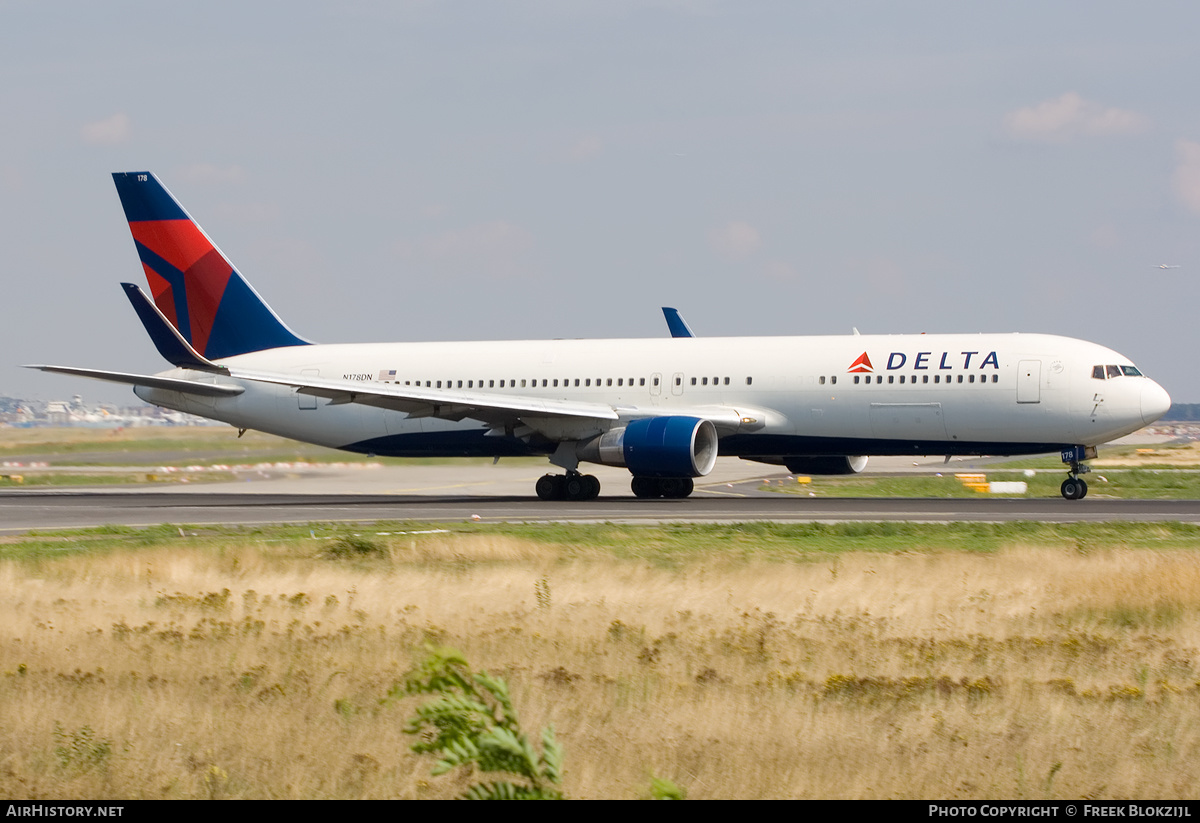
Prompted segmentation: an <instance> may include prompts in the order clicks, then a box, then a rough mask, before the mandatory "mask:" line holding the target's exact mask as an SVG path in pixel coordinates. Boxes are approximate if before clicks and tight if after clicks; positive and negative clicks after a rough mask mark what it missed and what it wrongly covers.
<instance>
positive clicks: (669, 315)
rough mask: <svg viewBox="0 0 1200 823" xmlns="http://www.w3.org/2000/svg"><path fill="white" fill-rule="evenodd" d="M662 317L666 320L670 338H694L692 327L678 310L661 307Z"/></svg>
mask: <svg viewBox="0 0 1200 823" xmlns="http://www.w3.org/2000/svg"><path fill="white" fill-rule="evenodd" d="M662 313H663V317H665V318H666V319H667V328H668V329H670V330H671V336H672V337H695V336H696V333H695V332H694V331H692V327H691V326H689V325H688V324H687V321H686V320H684V319H683V315H681V314H680V313H679V310H678V309H672V308H669V307H667V306H663V307H662Z"/></svg>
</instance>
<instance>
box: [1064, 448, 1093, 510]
mask: <svg viewBox="0 0 1200 823" xmlns="http://www.w3.org/2000/svg"><path fill="white" fill-rule="evenodd" d="M1095 456H1096V448H1095V447H1094V446H1092V447H1084V446H1075V447H1073V448H1070V449H1063V452H1062V462H1064V463H1067V464H1069V465H1070V467H1071V468H1070V469H1068V470H1067V479H1066V480H1064V481H1063V483H1062V488H1061V491H1062V496H1063V497H1064V498H1066V499H1067V500H1082V499H1083V498H1085V497H1087V492H1088V487H1087V482H1086V481H1085V480H1084V479H1083V478H1082V477H1080V476H1079V475H1081V474H1087V473H1088V472H1090V471H1091V467H1089V466H1087V465H1086V464H1085V463H1083V462H1081V461H1083V460H1084V459H1088V458H1092V457H1095Z"/></svg>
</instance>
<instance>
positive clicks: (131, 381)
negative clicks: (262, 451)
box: [25, 365, 245, 397]
mask: <svg viewBox="0 0 1200 823" xmlns="http://www.w3.org/2000/svg"><path fill="white" fill-rule="evenodd" d="M25 368H27V369H38V370H39V371H48V372H54V373H56V374H73V375H75V376H77V377H90V378H92V379H93V380H105V381H107V382H109V383H124V384H125V385H127V386H148V387H150V388H153V389H166V390H167V391H177V392H183V393H184V394H198V395H201V396H202V397H233V396H235V395H239V394H241V393H242V392H244V391H245V389H243V388H242V387H241V386H230V385H218V384H216V383H196V382H194V381H192V380H182V379H180V378H177V377H158V376H155V375H149V374H129V373H128V372H120V371H103V370H101V369H80V368H76V367H74V366H36V365H35V366H25Z"/></svg>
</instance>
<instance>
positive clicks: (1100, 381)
mask: <svg viewBox="0 0 1200 823" xmlns="http://www.w3.org/2000/svg"><path fill="white" fill-rule="evenodd" d="M113 179H114V181H115V183H116V186H117V193H118V194H119V195H120V198H121V205H122V206H123V207H124V210H125V216H126V219H127V220H128V222H129V229H130V232H131V233H132V234H133V240H134V245H135V247H136V249H137V253H138V257H139V258H140V260H141V265H142V269H143V271H144V273H145V275H146V279H147V282H148V284H149V287H150V295H149V296H147V294H146V293H145V292H143V291H142V289H141V288H139V287H138V286H136V285H134V284H132V283H125V284H123V288H124V289H125V294H126V296H127V297H128V298H129V301H130V302H131V303H132V304H133V307H134V310H135V311H136V312H137V314H138V317H139V318H140V319H141V321H142V324H143V325H144V326H145V328H146V331H147V332H148V333H149V335H150V339H151V340H152V342H153V343H154V344H155V346H156V348H157V349H158V351H159V353H160V354H161V355H162V356H163V357H164V358H165V359H166V360H167V361H168V362H169V363H171V364H172V365H173V366H174V368H173V369H170V370H168V371H165V372H161V373H159V374H155V375H143V374H130V373H126V372H116V371H105V370H100V369H88V368H78V367H73V366H46V365H39V366H31V368H36V369H42V370H43V371H49V372H59V373H63V374H71V375H79V376H83V377H91V378H96V379H99V380H107V381H110V382H116V383H124V384H128V385H131V386H133V390H134V392H135V393H136V394H137V395H138V397H141V398H142V399H143V400H146V401H148V402H150V403H154V404H156V405H159V406H164V407H166V408H169V409H175V410H178V411H184V412H189V413H191V414H197V415H200V416H202V417H207V418H211V419H213V420H221V421H224V422H226V423H229V424H231V425H233V426H236V427H238V428H239V429H243V430H244V429H257V430H260V431H265V432H270V433H273V434H278V435H282V436H284V437H290V438H293V439H296V440H303V441H306V442H310V443H317V444H320V445H324V446H331V447H333V448H338V449H345V450H347V451H354V452H361V453H368V454H378V455H383V456H394V457H414V456H442V457H470V456H488V457H506V456H527V455H542V456H545V457H548V458H549V461H550V463H551V464H553V465H555V466H557V467H559V468H560V469H562V470H563V471H564V472H565V473H564V474H547V475H545V476H544V477H542V478H540V479H539V480H538V481H537V483H536V486H535V490H536V492H537V495H538V496H539V497H541V498H542V499H544V500H573V501H582V500H590V499H592V498H594V497H596V495H597V494H599V492H600V482H599V481H598V480H597V479H596V478H595V477H594V476H591V475H585V474H582V473H581V472H580V471H579V466H580V464H581V463H599V464H603V465H609V466H623V467H625V468H628V469H629V472H630V474H631V475H632V481H631V484H630V485H631V488H632V491H633V493H634V494H635V495H636V496H637V497H666V498H681V497H687V496H688V495H689V494H691V493H692V491H693V488H694V478H697V477H703V476H705V475H707V474H708V473H709V472H710V471H712V468H713V466H714V464H715V462H716V459H717V455H718V454H722V455H732V456H736V457H741V458H743V459H746V460H753V461H757V462H759V463H765V464H769V465H779V466H786V467H787V468H788V469H789V470H790V471H793V472H801V473H805V474H848V473H852V472H857V471H861V470H862V469H863V467H864V465H865V464H866V457H865V455H929V454H936V455H981V454H987V455H1013V454H1038V453H1044V452H1052V451H1058V452H1060V453H1061V456H1062V460H1063V462H1064V463H1065V464H1067V465H1068V470H1067V479H1066V480H1065V481H1063V484H1062V488H1061V491H1062V495H1063V497H1065V498H1067V499H1071V500H1078V499H1080V498H1082V497H1083V496H1084V495H1085V494H1087V483H1086V482H1084V480H1083V478H1082V477H1081V476H1080V475H1082V474H1083V473H1085V472H1087V471H1088V467H1087V465H1086V464H1084V462H1083V461H1084V460H1087V459H1090V458H1093V457H1095V455H1096V447H1097V446H1098V445H1100V444H1102V443H1106V442H1108V441H1109V440H1112V439H1114V438H1117V437H1120V436H1122V435H1125V434H1129V433H1130V432H1133V431H1136V430H1137V429H1140V428H1141V427H1142V426H1144V425H1146V424H1149V423H1152V422H1154V421H1155V420H1157V419H1158V418H1159V417H1161V416H1162V415H1163V414H1164V413H1165V412H1166V411H1167V409H1168V408H1169V407H1170V405H1171V398H1170V397H1169V396H1168V395H1167V393H1166V391H1164V390H1163V388H1162V387H1161V386H1159V385H1158V384H1157V383H1155V382H1154V381H1153V380H1151V379H1149V378H1147V377H1145V376H1143V375H1142V373H1141V372H1140V371H1138V369H1137V368H1136V367H1135V366H1134V365H1133V363H1132V362H1130V360H1129V359H1128V358H1127V357H1124V356H1122V355H1120V354H1118V353H1117V352H1115V351H1112V350H1111V349H1107V348H1104V347H1103V346H1099V345H1096V344H1095V343H1088V342H1086V341H1083V340H1076V339H1072V338H1068V337H1059V336H1054V335H1043V334H946V335H934V334H929V335H926V334H921V335H914V334H903V335H857V334H855V335H838V336H824V337H818V336H808V337H733V338H728V337H727V338H719V337H703V338H698V337H695V336H693V335H692V333H691V329H690V328H688V327H687V324H686V323H683V320H682V318H681V317H679V314H678V312H675V313H672V312H671V311H670V310H666V312H665V314H666V317H667V320H668V323H669V324H670V325H671V329H672V334H677V333H682V334H685V335H686V336H687V337H688V339H687V340H686V341H685V340H679V339H666V338H652V339H643V340H506V341H498V342H496V341H493V342H473V341H466V342H440V343H378V344H376V343H342V344H315V343H312V342H310V341H309V340H306V339H305V338H303V337H301V336H299V335H298V334H296V333H295V332H293V331H292V330H291V329H290V328H288V326H287V325H286V324H285V323H284V322H283V320H281V319H280V318H279V316H278V315H276V314H275V312H274V311H272V310H271V308H270V307H269V306H268V305H267V304H266V302H265V301H264V300H263V299H262V298H261V297H260V296H259V295H258V292H256V291H255V290H254V288H253V287H252V286H251V285H250V284H249V282H247V281H246V280H245V279H244V278H243V277H242V275H241V274H240V273H239V272H238V271H237V269H235V268H234V267H233V265H232V264H231V263H230V262H229V260H228V259H227V258H226V257H225V256H224V255H223V254H222V253H221V251H220V250H219V249H218V248H217V247H216V246H215V245H214V244H213V242H212V241H211V240H210V239H209V237H208V235H207V234H205V233H204V231H203V230H202V229H201V228H200V226H199V225H197V224H196V222H195V221H194V220H193V219H192V218H191V216H190V215H189V214H188V213H187V212H186V211H185V210H184V208H183V207H182V206H181V205H180V204H179V202H178V201H177V200H176V199H175V198H174V196H173V195H171V193H170V192H168V191H167V189H166V188H165V187H164V186H163V185H162V184H161V183H160V182H159V181H158V178H157V177H155V176H154V175H153V174H151V173H150V172H124V173H117V174H114V175H113ZM760 297H761V298H764V299H770V297H771V295H769V294H766V295H761V296H760ZM515 308H516V306H514V309H515ZM814 310H815V309H806V308H800V309H798V311H797V317H798V318H800V319H801V320H803V319H804V318H805V317H806V315H807V314H809V313H810V312H811V311H814ZM450 316H453V313H451V314H450ZM673 321H678V322H677V323H676V322H673Z"/></svg>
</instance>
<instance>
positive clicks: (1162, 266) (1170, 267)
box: [1158, 263, 1179, 269]
mask: <svg viewBox="0 0 1200 823" xmlns="http://www.w3.org/2000/svg"><path fill="white" fill-rule="evenodd" d="M1158 267H1159V268H1160V269H1177V268H1179V266H1168V265H1167V264H1166V263H1160V264H1159V266H1158Z"/></svg>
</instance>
